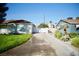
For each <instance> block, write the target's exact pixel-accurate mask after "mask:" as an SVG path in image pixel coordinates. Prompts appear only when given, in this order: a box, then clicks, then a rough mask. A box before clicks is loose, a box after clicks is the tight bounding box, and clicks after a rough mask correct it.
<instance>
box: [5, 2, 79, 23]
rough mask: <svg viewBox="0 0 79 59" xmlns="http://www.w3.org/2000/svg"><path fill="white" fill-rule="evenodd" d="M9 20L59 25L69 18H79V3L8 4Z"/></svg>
mask: <svg viewBox="0 0 79 59" xmlns="http://www.w3.org/2000/svg"><path fill="white" fill-rule="evenodd" d="M7 6H8V7H9V10H8V11H7V12H6V13H7V16H6V18H7V19H9V20H10V19H25V20H29V21H31V22H33V23H34V24H40V23H42V22H44V16H45V22H46V23H47V22H49V21H50V20H51V21H52V22H53V23H57V22H58V21H59V20H61V19H66V18H67V17H74V18H75V17H77V16H79V4H77V3H74V4H73V3H70V4H68V3H63V4H62V3H8V4H7Z"/></svg>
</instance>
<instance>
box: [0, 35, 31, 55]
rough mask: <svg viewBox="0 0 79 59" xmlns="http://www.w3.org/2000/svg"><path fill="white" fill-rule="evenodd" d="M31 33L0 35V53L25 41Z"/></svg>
mask: <svg viewBox="0 0 79 59" xmlns="http://www.w3.org/2000/svg"><path fill="white" fill-rule="evenodd" d="M31 37H32V35H31V34H20V35H0V53H2V52H4V51H6V50H8V49H11V48H13V47H16V46H18V45H21V44H22V43H24V42H27V41H28V40H29V39H30V38H31Z"/></svg>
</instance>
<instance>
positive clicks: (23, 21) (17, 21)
mask: <svg viewBox="0 0 79 59" xmlns="http://www.w3.org/2000/svg"><path fill="white" fill-rule="evenodd" d="M1 23H3V24H5V23H31V22H30V21H26V20H0V24H1Z"/></svg>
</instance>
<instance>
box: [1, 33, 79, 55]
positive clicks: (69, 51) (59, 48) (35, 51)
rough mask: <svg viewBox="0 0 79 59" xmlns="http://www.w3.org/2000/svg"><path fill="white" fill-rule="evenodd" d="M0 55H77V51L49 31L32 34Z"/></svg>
mask: <svg viewBox="0 0 79 59" xmlns="http://www.w3.org/2000/svg"><path fill="white" fill-rule="evenodd" d="M0 55H2V56H9V55H10V56H77V55H79V51H76V50H74V49H73V48H72V47H71V46H70V45H68V44H66V43H65V42H63V41H60V40H58V39H56V38H55V37H54V35H53V34H51V33H37V34H33V37H32V39H30V40H29V41H28V42H27V43H24V44H22V45H20V46H18V47H15V48H13V49H10V50H8V51H6V52H4V53H2V54H0Z"/></svg>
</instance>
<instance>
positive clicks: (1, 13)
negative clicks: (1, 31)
mask: <svg viewBox="0 0 79 59" xmlns="http://www.w3.org/2000/svg"><path fill="white" fill-rule="evenodd" d="M7 10H8V7H6V3H0V20H3V21H4V20H5V19H6V18H5V16H6V15H7V14H6V13H5V12H6V11H7Z"/></svg>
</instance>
